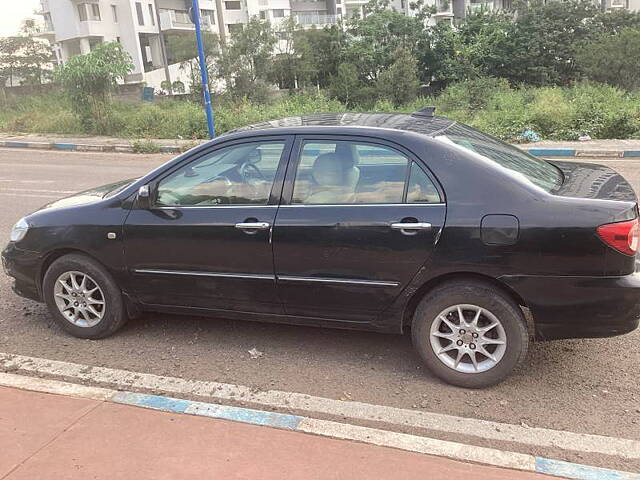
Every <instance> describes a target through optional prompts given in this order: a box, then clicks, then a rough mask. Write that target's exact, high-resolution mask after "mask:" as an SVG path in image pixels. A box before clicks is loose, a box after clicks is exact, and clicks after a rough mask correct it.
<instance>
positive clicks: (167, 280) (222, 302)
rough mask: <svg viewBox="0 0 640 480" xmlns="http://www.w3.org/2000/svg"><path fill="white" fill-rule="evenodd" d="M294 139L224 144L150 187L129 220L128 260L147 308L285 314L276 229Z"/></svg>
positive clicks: (134, 286)
mask: <svg viewBox="0 0 640 480" xmlns="http://www.w3.org/2000/svg"><path fill="white" fill-rule="evenodd" d="M291 143H292V139H291V138H290V137H284V138H283V137H259V138H252V139H250V140H248V139H245V140H243V141H236V142H233V143H231V144H229V143H225V144H222V145H221V146H217V147H214V149H213V150H210V151H205V152H204V153H202V152H200V153H197V154H195V156H194V158H193V159H189V160H187V161H186V162H183V163H181V164H180V165H179V166H178V167H177V168H176V169H174V170H173V171H171V172H169V173H167V174H166V175H164V176H162V177H161V178H159V179H158V180H157V181H154V182H152V184H151V185H150V187H151V206H150V208H134V209H133V210H132V211H131V213H130V215H129V217H128V218H127V221H126V224H125V228H124V234H125V256H126V261H127V267H128V269H129V271H130V274H131V287H130V289H131V290H132V291H133V293H134V294H135V295H136V296H137V297H138V298H139V299H140V301H142V302H143V303H145V304H150V305H164V306H182V307H195V308H206V309H221V310H236V311H247V312H259V313H283V308H282V304H281V302H280V301H279V299H278V296H277V292H276V284H275V277H274V270H273V256H272V249H271V229H272V226H273V222H274V220H275V216H276V212H277V209H278V201H279V197H280V189H281V188H282V178H283V177H284V169H285V168H286V160H287V156H288V153H289V150H290V147H291Z"/></svg>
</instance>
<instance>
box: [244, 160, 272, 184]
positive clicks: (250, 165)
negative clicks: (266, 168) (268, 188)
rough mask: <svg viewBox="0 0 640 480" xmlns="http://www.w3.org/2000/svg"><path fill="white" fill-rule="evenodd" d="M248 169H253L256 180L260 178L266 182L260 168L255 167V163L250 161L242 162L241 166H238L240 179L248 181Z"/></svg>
mask: <svg viewBox="0 0 640 480" xmlns="http://www.w3.org/2000/svg"><path fill="white" fill-rule="evenodd" d="M248 170H253V171H254V172H255V174H256V176H257V177H258V178H257V179H258V180H262V181H263V182H266V181H267V179H266V178H265V176H264V173H262V172H261V171H260V169H259V168H258V167H257V165H256V164H255V163H251V162H244V163H243V164H242V165H241V166H240V170H239V172H240V176H241V177H242V179H243V180H244V181H245V183H250V182H249V175H250V174H249V172H248Z"/></svg>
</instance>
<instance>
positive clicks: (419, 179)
mask: <svg viewBox="0 0 640 480" xmlns="http://www.w3.org/2000/svg"><path fill="white" fill-rule="evenodd" d="M441 201H442V199H441V198H440V194H439V193H438V189H437V188H436V186H435V185H434V184H433V182H432V181H431V179H430V178H429V177H428V176H427V174H426V173H425V172H424V170H422V168H421V167H420V166H419V165H418V164H417V163H415V162H412V163H411V173H410V174H409V185H408V186H407V203H440V202H441Z"/></svg>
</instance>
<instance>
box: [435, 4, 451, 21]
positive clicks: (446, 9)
mask: <svg viewBox="0 0 640 480" xmlns="http://www.w3.org/2000/svg"><path fill="white" fill-rule="evenodd" d="M433 16H434V17H438V18H443V17H453V1H452V0H438V1H437V2H436V13H434V14H433Z"/></svg>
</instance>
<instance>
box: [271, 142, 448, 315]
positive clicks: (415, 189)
mask: <svg viewBox="0 0 640 480" xmlns="http://www.w3.org/2000/svg"><path fill="white" fill-rule="evenodd" d="M293 152H294V153H293V154H292V155H294V157H293V158H292V161H291V162H290V165H289V168H288V170H287V175H286V180H285V187H284V190H283V205H281V207H280V209H279V210H278V215H277V218H276V222H275V227H274V231H273V242H274V262H275V269H276V277H277V281H278V291H279V293H280V296H281V297H282V299H283V301H284V304H285V310H286V312H287V313H288V314H292V315H301V316H308V317H322V318H331V319H339V320H347V321H353V322H368V321H372V320H373V319H374V318H375V316H376V315H377V314H379V313H380V312H381V311H382V310H383V309H384V308H385V307H387V306H389V305H390V304H391V302H392V301H393V300H394V299H395V298H396V297H397V296H398V295H399V293H400V292H401V291H402V289H403V288H404V287H405V286H406V285H407V284H408V283H409V281H410V280H411V279H412V278H413V277H414V276H415V274H416V273H417V272H418V270H419V269H420V267H421V266H422V265H424V264H425V263H426V262H427V260H428V259H429V257H430V255H431V254H432V253H433V250H434V248H435V244H436V241H437V238H438V235H439V232H440V230H441V229H442V227H443V226H444V220H445V205H444V203H443V197H442V193H441V192H440V191H439V189H438V188H437V187H436V186H435V185H436V183H435V182H434V181H433V179H432V177H431V176H430V175H429V174H427V170H426V169H425V168H424V165H422V164H421V162H420V161H419V160H418V159H417V158H415V157H413V156H412V155H411V154H410V153H409V152H407V151H406V150H404V149H403V148H402V147H400V146H398V145H395V144H391V143H386V142H384V141H381V140H376V139H369V138H362V137H327V136H313V137H298V139H297V140H296V143H295V144H294V147H293Z"/></svg>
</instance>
